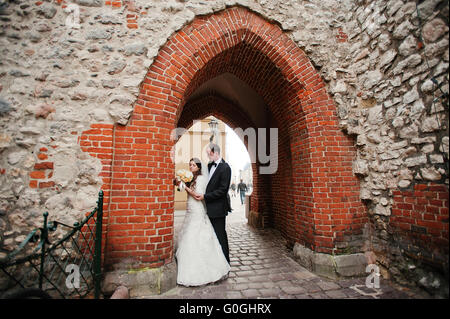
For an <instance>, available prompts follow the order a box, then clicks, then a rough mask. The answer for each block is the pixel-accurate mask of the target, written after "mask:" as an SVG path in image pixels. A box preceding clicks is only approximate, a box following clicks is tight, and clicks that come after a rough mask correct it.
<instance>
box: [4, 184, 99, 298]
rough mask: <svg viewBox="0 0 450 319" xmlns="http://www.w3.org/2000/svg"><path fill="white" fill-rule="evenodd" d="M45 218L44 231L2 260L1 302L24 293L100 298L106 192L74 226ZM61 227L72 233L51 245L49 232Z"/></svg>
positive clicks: (42, 228) (32, 236)
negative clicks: (39, 292) (37, 292)
mask: <svg viewBox="0 0 450 319" xmlns="http://www.w3.org/2000/svg"><path fill="white" fill-rule="evenodd" d="M43 216H44V223H43V227H41V228H37V229H34V230H33V231H31V232H30V233H29V234H28V236H27V237H26V239H25V240H24V241H23V242H22V243H21V244H20V245H19V247H18V248H17V249H16V250H14V251H13V252H11V253H10V254H8V255H7V256H6V257H5V258H4V259H1V260H0V298H8V297H9V296H14V295H15V294H17V292H19V295H20V292H21V291H22V292H24V291H25V292H26V291H28V292H30V291H41V292H42V291H43V292H44V294H48V295H49V296H50V297H51V298H64V299H66V298H92V297H93V298H96V299H98V298H100V281H101V279H102V278H101V277H102V269H101V256H102V219H103V192H102V191H100V193H99V197H98V201H97V207H96V208H95V209H94V210H93V211H92V212H91V213H89V214H88V215H87V216H86V217H85V218H84V219H83V220H82V221H81V222H77V223H75V224H74V225H73V226H69V225H66V224H64V223H61V222H58V221H51V222H48V221H47V220H48V213H47V212H46V213H44V214H43ZM58 227H63V229H68V231H67V232H66V234H65V235H63V236H62V238H61V239H59V240H55V242H54V243H51V239H50V237H49V232H54V231H56V230H57V228H58ZM33 243H34V245H35V247H31V246H32V245H33ZM5 274H6V276H4V275H5ZM92 291H93V293H92Z"/></svg>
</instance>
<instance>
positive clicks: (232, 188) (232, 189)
mask: <svg viewBox="0 0 450 319" xmlns="http://www.w3.org/2000/svg"><path fill="white" fill-rule="evenodd" d="M230 188H231V196H232V197H236V184H235V183H234V182H233V184H231V186H230Z"/></svg>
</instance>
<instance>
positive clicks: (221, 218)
mask: <svg viewBox="0 0 450 319" xmlns="http://www.w3.org/2000/svg"><path fill="white" fill-rule="evenodd" d="M206 153H207V154H208V158H209V159H210V162H209V164H208V172H209V174H208V185H207V186H206V191H205V194H204V195H201V194H200V195H198V196H196V197H195V198H196V199H197V200H203V199H204V200H205V203H206V213H207V214H208V217H209V219H210V220H211V224H212V226H213V228H214V231H215V232H216V235H217V239H218V240H219V243H220V245H221V246H222V251H223V254H224V255H225V258H226V259H227V261H228V263H230V256H229V249H228V238H227V232H226V231H225V218H226V216H227V215H228V212H229V211H231V206H230V201H229V197H228V189H229V188H230V181H231V168H230V166H229V165H228V164H227V163H226V162H225V161H224V160H223V159H222V158H221V157H220V147H219V145H217V144H214V143H210V144H209V145H208V147H207V149H206Z"/></svg>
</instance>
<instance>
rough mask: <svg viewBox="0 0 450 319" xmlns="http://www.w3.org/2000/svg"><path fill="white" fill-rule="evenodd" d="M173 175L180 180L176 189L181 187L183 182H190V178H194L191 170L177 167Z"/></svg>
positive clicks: (183, 184)
mask: <svg viewBox="0 0 450 319" xmlns="http://www.w3.org/2000/svg"><path fill="white" fill-rule="evenodd" d="M175 176H176V179H177V180H178V181H181V182H182V183H180V184H179V185H178V187H177V189H178V190H180V187H181V188H183V187H184V186H185V183H189V182H191V181H192V179H193V178H194V175H193V174H192V172H191V171H188V170H185V169H179V170H178V171H177V172H176V174H175Z"/></svg>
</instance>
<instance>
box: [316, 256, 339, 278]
mask: <svg viewBox="0 0 450 319" xmlns="http://www.w3.org/2000/svg"><path fill="white" fill-rule="evenodd" d="M313 271H314V272H315V273H316V274H318V275H320V276H324V277H327V278H333V279H334V278H336V277H337V276H336V270H335V264H334V258H333V256H331V255H328V254H322V253H317V254H314V260H313Z"/></svg>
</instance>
